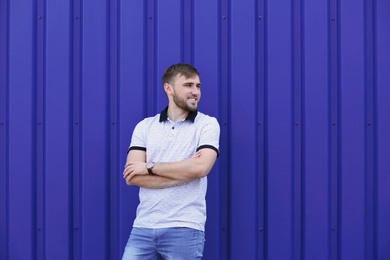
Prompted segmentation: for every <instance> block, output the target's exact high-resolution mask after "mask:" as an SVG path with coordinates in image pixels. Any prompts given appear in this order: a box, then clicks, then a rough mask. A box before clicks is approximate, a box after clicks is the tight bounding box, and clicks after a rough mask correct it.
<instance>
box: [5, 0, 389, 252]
mask: <svg viewBox="0 0 390 260" xmlns="http://www.w3.org/2000/svg"><path fill="white" fill-rule="evenodd" d="M389 25H390V2H388V1H387V0H365V1H363V0H359V1H356V0H343V1H339V0H327V1H325V0H315V1H309V0H294V1H283V0H272V1H270V0H268V1H267V0H217V1H216V0H164V1H157V0H145V1H141V0H134V1H133V0H132V1H126V0H111V1H109V0H73V1H64V0H50V1H48V0H35V1H27V0H18V1H13V0H12V1H11V0H0V212H1V214H0V259H4V260H8V259H12V260H14V259H120V257H121V254H122V252H123V248H124V246H125V243H126V241H127V238H128V235H129V232H130V229H131V225H132V221H133V218H134V215H135V209H136V206H137V203H138V197H137V193H138V190H137V188H135V187H128V186H126V185H125V183H124V182H123V180H122V178H121V173H122V169H123V168H122V167H123V164H124V162H125V157H126V150H127V146H128V144H129V142H130V138H131V133H132V130H133V128H134V126H135V124H136V123H137V122H138V121H139V120H141V119H142V118H143V117H145V116H151V115H154V114H155V113H158V112H159V111H160V110H162V109H163V108H164V107H165V105H166V97H165V95H164V93H163V90H162V87H161V84H160V77H161V74H162V72H163V70H164V69H165V68H166V67H167V66H169V65H170V64H172V63H176V62H188V63H192V64H193V65H195V66H196V67H197V68H198V70H199V71H200V74H201V81H202V86H203V87H202V92H203V96H202V101H201V104H200V109H201V111H203V112H205V113H207V114H210V115H213V116H215V117H217V118H218V120H219V122H220V124H221V143H220V150H221V156H220V157H219V159H218V161H217V163H216V165H215V167H214V168H213V170H212V172H211V173H210V175H209V189H208V195H207V201H208V219H207V226H206V247H205V252H204V259H270V260H273V259H296V260H300V259H316V260H317V259H324V260H325V259H354V260H358V259H362V260H363V259H379V260H386V259H390V247H389V241H390V224H389V223H390V222H389V219H390V190H389V188H388V187H389V186H390V160H389V158H390V117H389V113H390V102H389V100H390V87H389V86H390V73H389V68H390V51H389V50H390V49H389V46H390V34H389V28H390V27H389Z"/></svg>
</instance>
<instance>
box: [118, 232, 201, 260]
mask: <svg viewBox="0 0 390 260" xmlns="http://www.w3.org/2000/svg"><path fill="white" fill-rule="evenodd" d="M204 241H205V239H204V232H202V231H200V230H195V229H191V228H156V229H154V228H133V230H132V231H131V234H130V238H129V240H128V242H127V245H126V247H125V252H124V253H123V258H122V260H137V259H139V260H152V259H153V260H154V259H165V260H180V259H183V260H190V259H201V258H202V256H203V246H204Z"/></svg>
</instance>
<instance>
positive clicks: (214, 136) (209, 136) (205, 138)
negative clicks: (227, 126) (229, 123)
mask: <svg viewBox="0 0 390 260" xmlns="http://www.w3.org/2000/svg"><path fill="white" fill-rule="evenodd" d="M219 135H220V127H219V123H218V121H217V119H216V118H215V117H208V120H207V121H206V122H205V124H204V125H203V127H202V131H201V134H200V140H199V145H198V148H197V150H200V149H203V148H210V149H213V150H215V152H216V153H217V155H219Z"/></svg>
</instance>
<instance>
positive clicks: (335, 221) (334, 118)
mask: <svg viewBox="0 0 390 260" xmlns="http://www.w3.org/2000/svg"><path fill="white" fill-rule="evenodd" d="M338 10H339V6H338V0H329V19H328V23H329V106H330V108H329V120H330V126H329V134H330V150H329V154H330V165H329V166H330V187H329V194H330V195H329V196H330V258H331V259H338V258H339V254H340V237H339V236H340V224H339V217H340V216H339V215H340V212H339V207H340V205H339V198H340V194H339V193H340V191H339V187H340V176H339V175H340V174H339V171H340V167H339V165H340V163H341V162H340V150H339V138H340V136H339V131H340V127H341V126H340V125H339V124H340V118H339V28H338V27H339V14H338Z"/></svg>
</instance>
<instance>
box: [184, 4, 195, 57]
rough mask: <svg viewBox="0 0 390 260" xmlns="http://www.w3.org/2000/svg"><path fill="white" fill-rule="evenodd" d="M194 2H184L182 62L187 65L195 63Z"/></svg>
mask: <svg viewBox="0 0 390 260" xmlns="http://www.w3.org/2000/svg"><path fill="white" fill-rule="evenodd" d="M193 10H194V8H193V0H182V12H181V20H182V23H181V24H182V28H181V35H182V60H183V62H185V63H188V64H192V63H193V46H194V44H193V38H194V36H193V33H194V30H193V23H194V22H193V18H194V15H193Z"/></svg>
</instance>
